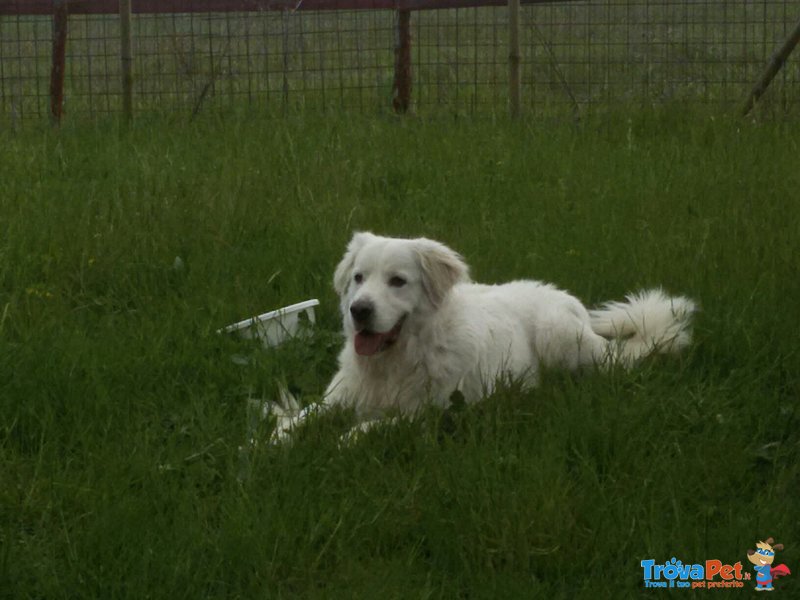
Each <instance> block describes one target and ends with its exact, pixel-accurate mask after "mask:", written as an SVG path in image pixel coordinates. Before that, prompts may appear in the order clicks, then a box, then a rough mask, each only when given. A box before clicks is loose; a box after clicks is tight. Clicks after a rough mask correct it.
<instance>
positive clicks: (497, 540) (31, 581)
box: [0, 109, 800, 600]
mask: <svg viewBox="0 0 800 600" xmlns="http://www.w3.org/2000/svg"><path fill="white" fill-rule="evenodd" d="M798 134H800V130H799V128H798V124H797V123H787V122H783V123H760V124H754V123H751V122H744V121H738V120H736V121H735V120H728V119H725V118H712V117H710V116H707V115H702V114H689V113H688V112H686V111H682V110H680V109H671V110H663V111H659V112H649V113H641V112H635V113H631V114H630V116H627V115H626V116H614V115H609V116H606V117H605V118H603V119H602V120H601V119H599V118H597V119H594V120H589V121H584V122H583V123H582V124H581V125H580V127H578V128H576V127H574V126H571V125H570V124H566V123H561V122H556V121H553V122H546V123H545V122H533V121H529V122H521V123H509V122H506V121H504V120H498V121H496V122H493V121H491V120H488V119H486V120H462V119H455V120H454V119H433V120H428V121H425V120H421V119H413V118H410V119H399V120H397V119H392V118H375V117H372V118H367V117H353V118H350V117H340V118H328V119H325V120H323V119H321V118H320V119H313V118H310V119H309V118H307V119H299V118H297V119H294V118H293V119H288V120H278V119H269V118H264V117H258V116H255V115H238V116H229V117H227V118H225V119H221V120H213V119H200V120H197V121H195V122H194V123H192V124H190V125H188V124H186V123H184V122H177V121H170V120H167V119H141V120H139V121H138V122H137V123H136V125H135V127H134V128H132V129H131V130H126V131H120V130H118V128H117V126H116V125H115V123H112V122H108V123H95V124H81V123H77V122H74V121H73V122H72V123H71V124H70V125H69V126H68V127H66V128H64V129H62V130H61V131H52V130H46V129H41V130H39V129H37V128H36V127H33V126H32V127H28V128H23V129H22V130H21V131H20V132H16V133H15V132H12V131H8V130H6V131H3V132H2V136H3V140H4V141H3V144H2V145H0V596H4V597H9V598H61V597H64V598H66V597H69V598H81V597H86V598H104V599H110V598H169V599H172V600H174V599H175V598H202V597H219V598H296V597H300V598H303V597H308V598H317V597H328V598H338V597H349V598H375V597H382V598H530V597H543V598H612V597H614V598H628V597H637V596H640V595H643V594H644V593H645V592H644V591H643V579H642V569H641V568H640V564H639V563H640V561H641V560H643V559H648V558H652V559H655V560H656V562H657V563H663V562H666V561H667V560H669V559H670V558H671V557H677V558H679V559H680V560H682V561H683V562H704V561H705V560H707V559H720V560H722V561H723V562H726V563H735V562H737V561H743V562H744V565H745V570H746V571H748V572H751V571H750V569H748V566H749V563H748V562H747V561H746V551H747V549H748V548H752V547H754V545H755V542H756V541H757V540H760V539H764V538H766V537H768V536H774V537H775V538H776V539H777V540H778V541H779V542H782V543H784V544H785V545H786V550H785V551H784V552H782V553H780V554H779V556H778V558H779V559H780V562H786V563H787V564H788V565H789V566H790V567H791V568H792V569H793V570H794V571H795V575H792V576H790V577H788V578H786V579H783V580H780V581H779V582H778V583H777V587H779V588H780V589H781V590H783V591H784V592H785V593H784V594H783V595H782V596H781V597H786V598H788V597H791V595H792V594H793V593H794V594H797V593H799V592H800V581H799V580H800V575H798V572H800V516H798V515H800V511H798V508H800V503H799V502H798V492H800V465H799V464H798V458H799V457H800V433H798V431H799V427H798V425H800V418H799V413H798V407H797V401H798V395H799V394H800V375H798V374H800V356H799V355H798V333H800V311H799V310H798V303H799V301H800V278H798V270H797V257H798V256H800V241H798V232H800V207H799V206H798V202H797V190H798V189H800V168H798V167H800V164H799V163H798V156H799V155H800V154H799V153H800V148H799V147H798V146H799V145H800V143H799V142H798V140H800V135H798ZM355 229H367V230H373V231H376V232H381V233H384V234H391V235H404V236H405V235H408V236H416V235H425V236H428V237H433V238H437V239H441V240H443V241H445V242H446V243H448V244H449V245H451V246H452V247H454V248H456V249H458V250H460V251H461V252H462V253H463V254H464V255H465V257H466V259H467V260H468V262H469V263H470V264H471V265H472V268H473V274H474V276H475V278H476V279H478V280H480V281H485V282H499V281H504V280H507V279H511V278H520V277H533V278H539V279H545V280H549V281H553V282H555V283H557V284H558V285H560V286H562V287H565V288H567V289H569V290H570V291H572V292H573V293H575V294H577V295H578V296H579V297H581V298H582V299H584V300H585V301H586V302H587V303H590V304H594V303H599V302H602V301H605V300H608V299H619V298H621V297H622V295H623V294H624V293H626V292H628V291H632V290H635V289H637V288H640V287H644V286H653V285H660V284H663V285H664V286H665V287H666V288H667V289H668V290H670V291H672V292H675V293H682V294H687V295H689V296H691V297H693V298H695V299H697V300H698V302H699V303H700V304H701V305H702V309H703V310H702V312H701V313H700V315H699V317H698V319H697V324H696V342H695V344H694V345H693V347H692V349H691V351H689V352H688V353H686V354H685V355H684V356H682V357H679V358H676V359H669V360H666V359H664V360H662V359H659V360H652V361H647V362H646V363H645V364H642V365H641V367H640V368H637V369H635V370H634V371H632V372H630V373H611V374H607V375H600V374H589V375H586V376H584V377H581V378H571V377H567V376H564V375H561V374H558V373H552V374H548V375H547V376H546V377H545V379H544V381H543V384H542V386H541V387H540V388H538V389H536V390H535V391H533V392H530V393H519V392H518V391H516V390H514V389H513V387H512V388H508V389H503V390H501V391H500V392H498V393H497V394H496V395H495V396H494V397H492V398H491V399H488V400H487V401H485V402H483V403H481V404H479V405H476V406H474V407H469V408H467V409H460V410H452V411H450V412H448V413H445V414H439V413H437V412H436V411H429V412H426V413H424V414H423V415H421V416H420V418H419V419H417V420H416V421H414V422H403V423H401V424H399V425H398V426H397V427H396V428H395V429H392V430H390V431H386V432H376V433H375V434H374V435H372V436H369V437H367V438H366V439H364V440H363V441H361V442H360V443H358V444H356V445H354V446H352V447H349V448H345V449H338V448H337V439H338V435H339V434H340V433H341V431H342V427H341V426H340V424H337V423H335V422H329V423H323V424H321V425H319V426H318V427H316V428H313V429H312V430H311V431H309V432H308V433H307V435H305V436H303V437H302V439H300V440H298V442H297V443H296V444H295V445H294V446H293V447H291V448H275V447H269V446H266V445H261V446H258V447H256V448H255V449H253V450H252V452H250V453H249V455H243V454H242V453H241V452H240V450H239V447H240V446H242V445H243V444H245V440H246V438H247V435H248V428H249V427H251V426H255V427H256V428H257V434H258V435H260V436H263V437H266V436H267V435H268V433H269V425H268V423H254V420H253V418H252V414H248V404H249V403H248V400H250V399H255V398H274V397H275V396H276V388H277V384H278V382H285V383H287V384H289V385H290V386H291V387H292V388H293V389H294V390H296V391H297V392H298V393H299V394H301V395H302V396H303V398H304V399H305V400H312V399H313V398H315V397H318V395H319V394H320V393H321V391H322V390H323V388H324V385H325V383H326V381H327V379H328V378H329V377H330V376H331V375H332V373H333V370H334V368H335V356H336V352H337V349H338V345H339V343H340V340H339V338H338V336H337V333H336V332H337V329H338V326H339V323H338V315H337V309H336V298H335V296H334V293H333V290H332V287H331V283H330V280H331V277H332V272H333V268H334V266H335V264H336V262H337V261H338V258H339V257H340V256H341V253H342V251H343V249H344V245H345V243H346V241H347V240H348V239H349V236H350V235H351V233H352V231H353V230H355ZM176 257H179V258H180V261H176ZM310 297H318V298H319V299H320V301H321V307H320V311H319V313H318V314H319V327H318V329H317V333H316V334H315V335H314V336H313V337H312V338H311V340H310V341H309V342H308V343H306V344H290V345H288V346H286V347H285V348H283V349H280V350H279V351H273V352H268V351H265V350H260V349H258V348H256V347H253V346H248V345H246V344H243V343H242V342H237V341H236V340H232V339H228V338H224V337H222V336H220V335H218V334H216V333H215V331H216V329H217V328H219V327H221V326H223V325H226V324H228V323H231V322H233V321H236V320H239V319H241V318H244V317H246V316H249V315H252V314H256V313H259V312H263V311H266V310H270V309H272V308H275V307H278V306H283V305H286V304H289V303H292V302H297V301H300V300H303V299H306V298H310ZM234 354H246V355H248V356H250V358H251V362H250V363H249V364H247V365H244V366H243V365H240V364H236V363H235V362H234V361H232V360H231V356H232V355H234ZM751 587H752V586H751V584H750V582H748V586H747V588H746V589H745V590H732V591H730V592H729V593H730V594H734V595H735V594H740V595H742V594H749V593H752V589H750V588H751ZM716 595H721V596H725V595H726V592H724V591H717V592H715V597H716Z"/></svg>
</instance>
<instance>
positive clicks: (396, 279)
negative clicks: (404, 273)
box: [389, 275, 406, 288]
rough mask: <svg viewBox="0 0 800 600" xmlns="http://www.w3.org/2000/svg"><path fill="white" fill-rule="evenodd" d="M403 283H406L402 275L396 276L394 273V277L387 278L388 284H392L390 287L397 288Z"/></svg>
mask: <svg viewBox="0 0 800 600" xmlns="http://www.w3.org/2000/svg"><path fill="white" fill-rule="evenodd" d="M405 284H406V280H405V279H403V278H402V277H398V276H397V275H395V276H394V277H392V278H391V279H390V280H389V285H390V286H392V287H398V288H399V287H403V286H404V285H405Z"/></svg>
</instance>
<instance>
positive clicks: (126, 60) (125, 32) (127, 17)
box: [119, 0, 133, 123]
mask: <svg viewBox="0 0 800 600" xmlns="http://www.w3.org/2000/svg"><path fill="white" fill-rule="evenodd" d="M131 35H132V34H131V0H119V37H120V58H121V61H122V114H123V117H124V119H125V121H126V122H127V123H130V121H131V119H133V41H132V39H131Z"/></svg>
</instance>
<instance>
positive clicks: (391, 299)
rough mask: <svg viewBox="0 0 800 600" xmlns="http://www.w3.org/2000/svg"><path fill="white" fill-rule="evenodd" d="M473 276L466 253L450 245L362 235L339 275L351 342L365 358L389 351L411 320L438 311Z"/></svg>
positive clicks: (338, 269)
mask: <svg viewBox="0 0 800 600" xmlns="http://www.w3.org/2000/svg"><path fill="white" fill-rule="evenodd" d="M468 279H469V274H468V269H467V265H466V264H465V263H464V261H463V260H462V258H461V256H459V255H458V254H457V253H456V252H454V251H453V250H451V249H450V248H448V247H447V246H445V245H444V244H440V243H439V242H435V241H433V240H429V239H426V238H418V239H414V240H404V239H396V238H386V237H381V236H377V235H373V234H371V233H356V234H355V235H354V236H353V239H352V240H350V244H349V245H348V246H347V252H345V255H344V258H342V261H341V262H340V263H339V266H338V267H336V272H335V273H334V276H333V285H334V288H335V289H336V292H337V293H338V294H339V298H340V299H341V308H342V315H343V317H344V330H345V333H346V334H347V336H348V343H349V339H350V338H352V339H353V344H354V346H355V351H356V353H358V354H360V355H362V356H372V355H375V354H378V353H380V352H382V351H383V350H386V349H387V348H389V347H391V346H392V345H393V344H394V343H395V342H396V341H397V340H398V339H400V337H401V336H402V335H403V332H404V329H406V328H407V327H408V321H409V320H413V319H415V318H419V317H420V316H421V315H423V314H429V313H430V312H431V311H433V310H436V309H437V308H438V307H439V306H441V304H442V302H444V300H445V298H446V297H447V294H448V293H449V292H450V290H451V288H452V287H453V286H454V285H455V284H456V283H458V282H460V281H467V280H468Z"/></svg>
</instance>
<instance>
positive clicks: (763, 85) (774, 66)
mask: <svg viewBox="0 0 800 600" xmlns="http://www.w3.org/2000/svg"><path fill="white" fill-rule="evenodd" d="M798 42H800V21H798V22H797V24H796V25H795V26H794V29H792V31H791V32H790V33H789V37H787V38H786V40H785V41H784V42H783V44H782V45H781V47H780V48H778V49H777V50H776V51H775V54H773V55H772V57H771V58H770V59H769V64H768V65H767V68H766V69H764V72H763V73H762V74H761V77H759V79H758V81H757V82H756V84H755V85H754V86H753V89H752V90H750V94H749V95H748V96H747V100H746V101H745V103H744V105H743V106H742V116H743V117H746V116H747V114H748V113H749V112H750V111H751V110H752V109H753V107H754V106H755V104H756V102H758V99H759V98H761V96H762V95H763V94H764V92H766V91H767V88H768V87H769V84H770V83H771V82H772V79H773V78H774V77H775V75H777V74H778V71H780V70H781V67H782V66H783V65H784V63H785V62H786V59H787V58H789V55H790V54H791V53H792V50H794V48H795V46H797V44H798Z"/></svg>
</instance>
